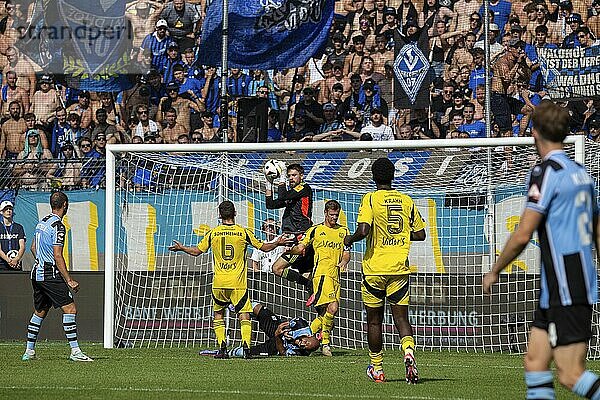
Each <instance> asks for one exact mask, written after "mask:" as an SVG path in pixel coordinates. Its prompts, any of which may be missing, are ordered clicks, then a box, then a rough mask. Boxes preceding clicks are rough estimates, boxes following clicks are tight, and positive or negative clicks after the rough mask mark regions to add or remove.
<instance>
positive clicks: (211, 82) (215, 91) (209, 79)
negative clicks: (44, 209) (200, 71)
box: [200, 66, 221, 113]
mask: <svg viewBox="0 0 600 400" xmlns="http://www.w3.org/2000/svg"><path fill="white" fill-rule="evenodd" d="M204 73H205V76H204V78H202V79H201V80H200V83H201V84H202V98H203V99H204V104H205V106H206V111H210V112H211V113H218V112H219V105H220V98H219V86H220V85H221V78H220V77H219V76H218V75H217V69H216V68H215V67H212V66H209V67H207V68H206V71H204Z"/></svg>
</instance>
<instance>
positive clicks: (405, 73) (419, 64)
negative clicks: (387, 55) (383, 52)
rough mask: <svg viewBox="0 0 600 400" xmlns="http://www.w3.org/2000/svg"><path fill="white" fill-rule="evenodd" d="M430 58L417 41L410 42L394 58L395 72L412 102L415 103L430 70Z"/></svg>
mask: <svg viewBox="0 0 600 400" xmlns="http://www.w3.org/2000/svg"><path fill="white" fill-rule="evenodd" d="M429 67H430V65H429V60H428V59H427V57H425V55H424V54H423V52H422V51H421V49H419V47H418V46H417V44H416V43H408V44H406V45H404V46H402V48H401V49H400V52H399V53H398V55H397V56H396V60H394V74H395V75H396V79H398V82H399V83H400V85H401V86H402V89H404V92H405V93H406V95H407V96H408V99H409V101H410V103H411V104H415V102H416V101H417V96H418V94H419V92H420V91H421V85H422V84H423V81H424V80H425V78H426V77H427V74H428V72H429Z"/></svg>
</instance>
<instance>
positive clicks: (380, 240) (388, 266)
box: [357, 189, 425, 275]
mask: <svg viewBox="0 0 600 400" xmlns="http://www.w3.org/2000/svg"><path fill="white" fill-rule="evenodd" d="M357 222H358V223H361V222H363V223H367V224H369V225H370V226H371V230H370V232H369V236H367V249H366V251H365V255H364V257H363V274H365V275H399V274H409V273H410V268H409V266H408V265H407V264H408V263H407V262H406V260H407V258H408V251H409V249H410V233H411V232H416V231H420V230H421V229H424V228H425V222H424V221H423V217H421V214H420V213H419V210H417V207H416V206H415V203H414V202H413V200H412V199H411V198H410V196H408V195H406V194H404V193H401V192H399V191H397V190H393V189H392V190H376V191H374V192H371V193H367V194H366V195H365V196H364V197H363V199H362V201H361V203H360V208H359V210H358V220H357Z"/></svg>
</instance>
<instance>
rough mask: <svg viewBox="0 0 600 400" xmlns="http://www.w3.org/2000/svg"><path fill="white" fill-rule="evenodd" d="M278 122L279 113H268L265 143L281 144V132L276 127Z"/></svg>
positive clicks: (272, 111)
mask: <svg viewBox="0 0 600 400" xmlns="http://www.w3.org/2000/svg"><path fill="white" fill-rule="evenodd" d="M278 122H279V112H277V110H271V111H269V115H268V117H267V124H268V130H267V142H281V137H282V132H281V129H279V127H278V126H277V125H278Z"/></svg>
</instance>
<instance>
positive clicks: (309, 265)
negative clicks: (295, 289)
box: [281, 246, 315, 274]
mask: <svg viewBox="0 0 600 400" xmlns="http://www.w3.org/2000/svg"><path fill="white" fill-rule="evenodd" d="M281 258H283V259H284V260H285V261H287V262H289V263H290V268H294V269H295V270H297V271H298V272H300V273H301V274H304V273H307V272H309V273H310V272H312V270H313V267H314V259H315V250H314V249H313V247H312V246H308V247H307V248H306V250H305V251H304V255H300V254H294V255H292V254H284V255H282V256H281Z"/></svg>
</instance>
